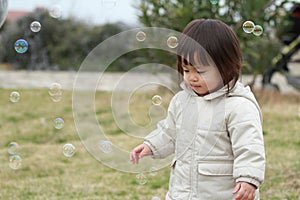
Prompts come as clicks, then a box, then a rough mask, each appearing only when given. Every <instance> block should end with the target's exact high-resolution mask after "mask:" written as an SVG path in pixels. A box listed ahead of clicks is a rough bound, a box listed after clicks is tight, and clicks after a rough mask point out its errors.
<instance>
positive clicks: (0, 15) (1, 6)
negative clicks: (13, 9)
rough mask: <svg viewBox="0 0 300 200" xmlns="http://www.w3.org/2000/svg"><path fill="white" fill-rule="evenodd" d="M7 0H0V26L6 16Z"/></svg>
mask: <svg viewBox="0 0 300 200" xmlns="http://www.w3.org/2000/svg"><path fill="white" fill-rule="evenodd" d="M7 7H8V3H7V0H0V28H1V26H2V25H3V23H4V21H5V19H6V16H7Z"/></svg>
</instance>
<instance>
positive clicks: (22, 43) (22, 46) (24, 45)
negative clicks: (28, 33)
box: [15, 39, 28, 53]
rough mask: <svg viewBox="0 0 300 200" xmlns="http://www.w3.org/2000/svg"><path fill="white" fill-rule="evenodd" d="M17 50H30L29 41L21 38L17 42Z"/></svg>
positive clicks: (23, 51)
mask: <svg viewBox="0 0 300 200" xmlns="http://www.w3.org/2000/svg"><path fill="white" fill-rule="evenodd" d="M15 50H16V52H18V53H25V52H26V51H27V50H28V42H27V41H26V40H24V39H19V40H17V41H16V42H15Z"/></svg>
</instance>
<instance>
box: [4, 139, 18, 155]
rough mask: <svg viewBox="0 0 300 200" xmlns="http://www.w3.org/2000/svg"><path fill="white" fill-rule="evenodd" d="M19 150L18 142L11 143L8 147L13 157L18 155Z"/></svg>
mask: <svg viewBox="0 0 300 200" xmlns="http://www.w3.org/2000/svg"><path fill="white" fill-rule="evenodd" d="M18 149H19V144H18V143H16V142H11V143H9V145H8V150H7V152H8V153H9V154H11V155H14V154H17V152H18Z"/></svg>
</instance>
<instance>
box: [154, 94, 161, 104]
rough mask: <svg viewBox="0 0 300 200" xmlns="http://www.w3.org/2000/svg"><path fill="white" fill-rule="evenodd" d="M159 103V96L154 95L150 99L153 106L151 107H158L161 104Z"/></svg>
mask: <svg viewBox="0 0 300 200" xmlns="http://www.w3.org/2000/svg"><path fill="white" fill-rule="evenodd" d="M161 102H162V98H161V96H159V95H154V96H153V97H152V104H153V105H156V106H159V105H160V104H161Z"/></svg>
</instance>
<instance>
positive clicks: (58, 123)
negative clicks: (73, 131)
mask: <svg viewBox="0 0 300 200" xmlns="http://www.w3.org/2000/svg"><path fill="white" fill-rule="evenodd" d="M64 125H65V122H64V120H63V119H62V118H60V117H58V118H56V119H55V120H54V121H53V126H54V128H56V129H62V128H63V127H64Z"/></svg>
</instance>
